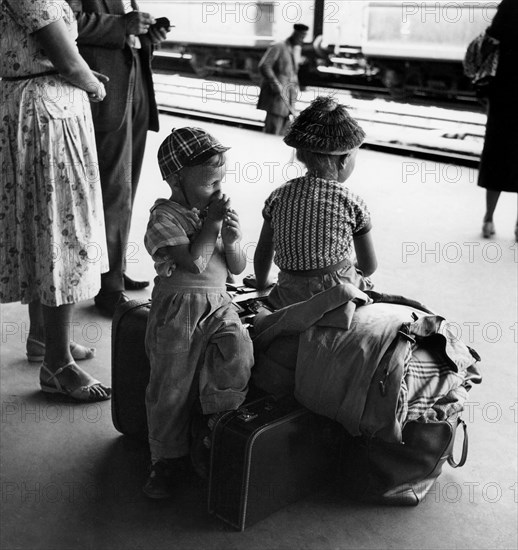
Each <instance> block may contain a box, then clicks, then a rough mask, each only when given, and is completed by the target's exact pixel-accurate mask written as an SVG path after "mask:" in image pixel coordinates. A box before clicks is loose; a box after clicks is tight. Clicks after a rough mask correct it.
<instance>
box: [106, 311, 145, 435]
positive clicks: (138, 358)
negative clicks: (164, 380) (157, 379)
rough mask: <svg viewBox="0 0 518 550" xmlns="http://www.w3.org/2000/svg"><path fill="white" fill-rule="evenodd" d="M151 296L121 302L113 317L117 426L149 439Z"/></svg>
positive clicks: (114, 411)
mask: <svg viewBox="0 0 518 550" xmlns="http://www.w3.org/2000/svg"><path fill="white" fill-rule="evenodd" d="M150 307H151V301H150V300H130V301H129V302H126V303H125V304H122V305H121V306H119V307H118V308H117V309H116V311H115V315H114V316H113V321H112V399H111V405H112V421H113V425H114V426H115V428H116V429H117V430H118V431H119V432H121V433H123V434H124V435H128V436H131V437H134V438H137V439H141V440H146V441H147V414H146V403H145V396H146V388H147V385H148V382H149V359H148V357H147V355H146V350H145V347H144V340H145V335H146V326H147V319H148V316H149V309H150Z"/></svg>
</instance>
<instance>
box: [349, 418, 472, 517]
mask: <svg viewBox="0 0 518 550" xmlns="http://www.w3.org/2000/svg"><path fill="white" fill-rule="evenodd" d="M459 425H460V426H462V427H463V432H464V440H463V444H462V451H461V457H460V460H459V461H458V462H456V461H455V460H454V458H453V445H454V441H455V434H456V431H457V427H458V426H459ZM402 435H403V437H402V443H388V442H386V441H383V440H381V439H379V438H376V437H370V438H369V437H366V436H360V437H350V436H346V437H345V439H344V442H343V447H342V453H341V460H340V480H341V482H342V484H343V492H344V494H346V495H349V496H351V497H353V498H354V499H356V500H360V501H364V502H371V503H377V504H389V505H398V506H416V505H417V504H419V503H420V502H421V501H422V500H423V498H424V497H425V495H426V494H427V493H428V491H429V490H430V489H431V487H432V486H433V484H434V482H435V480H436V479H437V477H438V476H439V475H440V473H441V471H442V467H443V465H444V463H445V462H448V464H450V466H452V467H453V468H458V467H461V466H463V465H464V463H465V462H466V458H467V453H468V436H467V426H466V424H465V423H464V421H463V420H461V418H460V417H459V416H457V415H456V416H453V417H451V418H449V419H448V420H445V421H439V422H417V421H411V422H408V423H407V424H406V425H405V427H404V428H403V434H402Z"/></svg>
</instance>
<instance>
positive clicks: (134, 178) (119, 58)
mask: <svg viewBox="0 0 518 550" xmlns="http://www.w3.org/2000/svg"><path fill="white" fill-rule="evenodd" d="M67 1H68V3H69V4H70V5H71V7H72V8H73V10H74V12H75V14H76V17H77V23H78V29H79V38H78V40H77V43H78V45H79V51H80V52H81V54H82V55H83V57H84V58H85V59H86V61H87V62H88V64H89V65H90V67H91V68H92V69H95V70H96V71H99V72H101V73H103V74H105V75H107V76H108V77H109V78H110V81H109V83H108V84H107V89H106V91H107V98H106V102H103V104H98V105H95V106H94V107H93V108H92V114H93V119H94V125H95V138H96V142H97V152H98V156H99V169H100V173H101V187H102V191H103V204H104V219H105V224H106V239H107V243H108V254H109V259H110V270H109V271H108V273H105V274H104V275H103V277H102V284H101V291H100V292H99V294H98V295H97V296H96V297H95V304H96V306H97V307H98V308H99V309H101V310H102V311H104V312H105V313H107V314H109V315H113V313H114V311H115V308H116V306H117V305H119V304H120V303H123V302H126V301H128V297H127V296H126V295H125V294H124V290H138V289H140V288H145V287H146V286H148V284H149V283H148V282H147V281H133V280H132V279H130V278H129V277H128V276H127V275H126V274H125V267H126V266H125V256H126V247H127V244H128V237H129V231H130V225H131V213H132V209H133V201H134V199H135V193H136V190H137V185H138V181H139V177H140V171H141V168H142V160H143V157H144V150H145V146H146V136H147V131H148V130H153V131H158V111H157V106H156V101H155V95H154V90H153V77H152V73H151V58H152V54H153V48H154V47H155V46H156V45H158V44H160V43H161V42H162V41H163V40H165V38H166V36H167V31H168V30H169V27H168V26H167V25H166V26H160V25H158V24H155V19H154V18H153V17H152V16H151V15H150V14H148V13H144V12H140V11H138V6H137V4H136V2H135V1H134V0H132V1H131V2H130V1H127V2H123V1H122V0H104V1H101V0H67Z"/></svg>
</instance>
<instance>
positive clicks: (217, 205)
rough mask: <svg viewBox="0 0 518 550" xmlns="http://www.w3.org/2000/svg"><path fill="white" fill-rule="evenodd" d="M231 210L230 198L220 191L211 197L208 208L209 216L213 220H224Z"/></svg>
mask: <svg viewBox="0 0 518 550" xmlns="http://www.w3.org/2000/svg"><path fill="white" fill-rule="evenodd" d="M229 210H230V198H229V197H227V196H226V195H222V194H221V193H218V194H216V195H214V198H212V199H211V201H210V203H209V207H208V209H207V218H209V219H210V220H212V221H216V222H222V221H223V220H224V219H225V216H226V214H227V212H228V211H229Z"/></svg>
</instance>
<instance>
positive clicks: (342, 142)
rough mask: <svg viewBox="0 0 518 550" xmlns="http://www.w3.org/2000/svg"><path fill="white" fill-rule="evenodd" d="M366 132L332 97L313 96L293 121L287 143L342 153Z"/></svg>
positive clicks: (296, 146) (314, 149)
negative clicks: (307, 105)
mask: <svg viewBox="0 0 518 550" xmlns="http://www.w3.org/2000/svg"><path fill="white" fill-rule="evenodd" d="M364 139H365V132H364V131H363V129H362V128H361V126H360V125H359V124H358V123H357V122H356V120H354V118H353V117H352V116H351V115H350V114H349V113H348V112H347V110H346V108H345V107H344V106H343V105H341V104H340V103H338V102H337V101H336V100H335V99H334V98H333V97H331V96H319V97H317V98H316V99H314V100H313V101H312V102H311V104H310V106H309V107H306V109H304V110H303V111H302V112H301V113H300V115H299V116H298V117H297V118H296V119H295V120H294V121H293V124H292V125H291V128H290V129H289V131H288V133H287V135H286V137H285V138H284V142H285V143H286V144H287V145H289V146H290V147H295V149H304V150H306V151H311V152H313V153H323V154H327V155H343V154H345V153H347V152H349V151H352V150H353V149H356V147H359V146H360V145H361V144H362V142H363V140H364Z"/></svg>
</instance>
